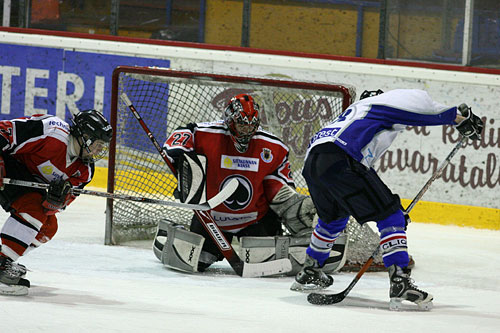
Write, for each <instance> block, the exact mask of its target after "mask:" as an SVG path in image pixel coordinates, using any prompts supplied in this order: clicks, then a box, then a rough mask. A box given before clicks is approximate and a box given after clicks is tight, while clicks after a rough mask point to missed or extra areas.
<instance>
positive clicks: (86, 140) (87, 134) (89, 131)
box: [70, 110, 113, 162]
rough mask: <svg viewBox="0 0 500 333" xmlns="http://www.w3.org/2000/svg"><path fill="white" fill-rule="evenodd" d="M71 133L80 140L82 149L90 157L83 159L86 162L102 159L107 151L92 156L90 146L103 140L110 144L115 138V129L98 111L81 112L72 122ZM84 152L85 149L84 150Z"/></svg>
mask: <svg viewBox="0 0 500 333" xmlns="http://www.w3.org/2000/svg"><path fill="white" fill-rule="evenodd" d="M70 133H71V135H73V136H74V137H75V138H77V139H80V140H79V143H80V146H81V147H82V148H84V149H85V150H86V151H87V153H88V154H89V155H91V156H90V157H88V158H82V159H84V160H85V161H86V162H89V161H96V160H97V159H99V158H102V157H103V156H101V155H104V154H105V153H106V152H107V149H106V150H105V151H103V152H101V153H100V154H97V155H95V154H91V151H90V146H91V145H92V144H93V143H94V142H95V141H97V140H101V141H102V142H103V143H105V144H108V143H109V142H110V141H111V139H112V138H113V129H112V128H111V125H110V124H109V123H108V121H107V120H106V118H104V116H103V115H102V113H100V112H99V111H96V110H85V111H80V112H79V113H77V114H76V115H75V116H73V119H72V120H71V126H70ZM82 152H83V149H82ZM82 152H80V157H82Z"/></svg>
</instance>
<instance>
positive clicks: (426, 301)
mask: <svg viewBox="0 0 500 333" xmlns="http://www.w3.org/2000/svg"><path fill="white" fill-rule="evenodd" d="M410 273H411V270H410V269H408V268H407V267H405V268H401V267H399V266H397V265H392V266H390V267H389V279H390V282H391V289H390V291H389V297H390V298H391V301H390V304H389V308H390V309H391V310H396V311H398V310H401V309H402V305H401V302H402V301H410V302H413V303H415V304H417V306H418V308H419V309H420V310H430V309H432V299H433V297H432V295H431V294H428V293H426V292H425V291H422V290H420V289H418V288H417V286H415V285H414V284H413V280H412V279H411V278H410Z"/></svg>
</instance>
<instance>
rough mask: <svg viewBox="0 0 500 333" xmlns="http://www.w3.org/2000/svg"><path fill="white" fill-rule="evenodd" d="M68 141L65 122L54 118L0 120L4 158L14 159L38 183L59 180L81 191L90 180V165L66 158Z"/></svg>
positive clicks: (74, 157)
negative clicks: (24, 167) (69, 183)
mask: <svg viewBox="0 0 500 333" xmlns="http://www.w3.org/2000/svg"><path fill="white" fill-rule="evenodd" d="M69 142H70V133H69V125H68V123H66V122H65V121H63V120H61V119H60V118H58V117H55V116H51V115H35V116H32V117H30V118H19V119H13V120H3V121H0V147H2V154H3V155H4V156H5V155H6V154H8V155H10V156H11V157H13V158H14V159H16V160H17V161H18V162H20V163H21V164H23V165H24V166H26V168H27V169H28V170H29V172H30V173H31V174H32V175H33V176H34V177H35V178H37V179H39V180H40V181H43V182H46V183H49V182H50V181H52V180H54V179H56V178H60V177H62V178H63V179H67V180H69V181H70V182H71V184H72V185H73V186H77V187H80V188H82V187H83V186H85V185H86V184H87V183H89V182H90V181H91V180H92V176H93V174H94V164H93V163H90V164H86V163H83V162H82V161H81V160H80V159H79V158H78V157H77V156H70V153H69V150H70V149H69V148H68V144H69ZM7 173H9V170H7Z"/></svg>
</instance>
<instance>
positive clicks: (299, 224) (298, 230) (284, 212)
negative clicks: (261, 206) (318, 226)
mask: <svg viewBox="0 0 500 333" xmlns="http://www.w3.org/2000/svg"><path fill="white" fill-rule="evenodd" d="M269 208H271V210H272V211H273V212H275V213H276V215H278V216H279V217H280V218H281V219H282V220H283V224H284V225H285V227H286V228H287V230H288V231H289V232H290V234H291V235H292V237H300V236H308V235H310V234H311V232H312V227H313V221H314V216H315V215H316V208H315V207H314V204H313V202H312V200H311V197H309V196H307V195H302V194H299V193H297V192H296V191H295V190H294V189H292V188H291V187H290V186H286V185H284V186H282V187H281V189H280V190H279V191H278V193H276V195H275V196H274V198H273V200H272V201H271V204H270V205H269Z"/></svg>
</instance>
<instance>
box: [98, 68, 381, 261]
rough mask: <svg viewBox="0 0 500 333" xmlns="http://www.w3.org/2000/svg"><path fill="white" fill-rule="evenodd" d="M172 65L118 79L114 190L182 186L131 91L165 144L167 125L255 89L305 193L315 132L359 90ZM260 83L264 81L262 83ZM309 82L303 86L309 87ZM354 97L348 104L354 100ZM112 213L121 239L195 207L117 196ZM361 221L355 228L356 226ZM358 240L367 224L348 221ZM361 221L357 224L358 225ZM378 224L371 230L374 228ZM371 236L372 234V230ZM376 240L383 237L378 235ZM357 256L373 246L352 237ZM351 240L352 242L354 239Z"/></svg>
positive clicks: (205, 116)
mask: <svg viewBox="0 0 500 333" xmlns="http://www.w3.org/2000/svg"><path fill="white" fill-rule="evenodd" d="M171 72H172V71H169V70H165V71H158V70H157V71H155V72H152V71H148V70H147V69H144V71H143V72H141V73H137V70H136V71H134V72H126V71H122V72H120V74H119V76H118V81H117V83H118V84H117V86H114V87H113V89H117V91H116V92H117V96H118V98H117V99H118V100H117V101H116V102H117V114H116V153H115V163H114V166H110V167H112V168H114V184H113V185H114V192H115V193H120V194H126V195H135V196H145V197H150V198H154V199H159V200H174V197H173V191H174V189H175V188H176V186H177V183H176V180H175V176H174V175H173V174H172V173H171V172H170V170H169V168H168V166H167V165H166V164H165V162H164V161H163V159H162V157H161V156H160V155H159V153H158V151H157V149H156V148H155V147H154V145H153V144H152V143H151V140H150V139H149V137H148V136H147V135H146V133H145V131H144V130H143V129H142V127H141V125H140V124H139V122H138V121H137V119H135V117H134V116H133V114H132V113H131V112H130V110H129V109H128V107H127V105H126V104H125V103H124V101H123V100H122V99H121V98H120V96H121V95H122V94H126V95H127V97H128V98H129V99H130V100H131V102H132V104H133V105H134V106H135V108H136V109H137V111H138V112H139V114H140V115H141V117H142V119H143V120H144V122H145V124H146V125H147V127H148V128H149V130H150V131H151V133H152V134H153V136H154V137H155V138H156V140H157V141H158V143H159V144H160V146H162V145H163V143H164V142H165V140H166V138H167V136H168V135H169V133H172V131H173V130H175V129H176V128H178V127H180V126H185V125H186V124H188V123H192V122H204V121H214V120H218V119H221V118H222V112H223V110H224V108H225V106H226V103H227V101H228V100H229V99H230V98H231V97H233V96H234V95H237V94H240V93H248V94H251V95H252V96H253V97H254V99H255V101H256V102H257V103H258V104H259V105H260V108H261V126H262V127H263V128H264V129H265V130H268V131H270V132H272V133H274V134H276V135H277V136H279V137H280V138H281V139H282V140H283V142H284V143H285V144H286V145H288V147H289V148H290V155H289V159H290V163H291V166H292V174H293V177H294V180H295V183H296V186H297V191H298V192H299V193H303V194H308V192H307V187H306V183H305V180H304V179H303V178H302V175H301V172H300V171H301V169H302V166H303V160H304V157H305V153H306V150H307V146H308V143H309V139H310V138H311V137H312V136H313V134H314V133H315V132H317V131H318V130H319V129H320V128H321V127H323V126H324V125H326V124H327V123H329V122H330V121H331V120H332V119H334V118H335V117H336V116H337V115H339V114H340V113H341V112H342V111H343V105H344V104H343V101H344V99H345V98H349V99H350V100H349V101H348V102H349V103H350V102H352V101H353V99H354V97H355V91H354V89H353V88H350V87H347V91H348V92H349V95H350V96H345V88H344V93H343V92H342V91H341V90H339V89H338V86H335V85H332V86H331V89H330V90H328V91H325V90H315V89H314V88H311V89H307V84H306V83H305V84H304V85H302V86H301V87H300V88H291V87H290V86H286V85H285V84H283V85H280V82H286V81H284V80H283V81H280V80H273V83H272V84H263V83H262V82H257V81H255V80H256V78H243V79H242V80H241V81H239V82H234V80H232V81H228V82H225V81H224V80H223V79H222V80H221V79H220V78H217V80H214V78H213V77H212V76H211V74H208V73H197V75H195V76H189V77H176V76H171V75H170V74H169V73H171ZM257 83H258V84H257ZM304 87H305V88H304ZM349 103H348V104H349ZM112 211H113V214H112V220H111V221H108V223H107V227H108V228H109V229H111V230H108V232H107V234H108V235H109V237H110V239H109V241H108V243H111V244H121V243H124V242H129V241H134V240H146V239H147V240H151V239H153V238H154V235H155V233H156V228H157V224H158V221H159V220H162V219H168V220H170V221H173V222H176V223H181V224H188V223H189V222H190V221H191V216H192V211H189V210H184V209H179V208H173V207H169V206H163V205H151V204H141V203H137V202H131V201H126V200H114V201H113V208H112ZM356 228H357V229H356ZM348 229H350V234H352V237H351V238H352V241H350V242H356V243H360V240H359V239H360V237H361V238H363V237H364V236H363V234H364V233H363V232H362V231H363V229H364V228H363V229H362V228H360V227H359V225H358V224H357V223H354V224H353V223H349V227H348ZM358 229H359V230H358ZM372 232H373V231H372ZM369 236H370V237H372V236H373V235H371V234H370V235H369ZM376 238H377V242H378V236H377V237H376ZM349 245H350V248H351V250H352V253H353V254H356V257H360V258H358V259H353V260H358V261H360V262H364V261H365V260H366V259H367V258H368V257H369V256H370V254H371V252H372V251H373V249H374V247H371V244H369V245H367V246H370V248H369V249H367V250H364V251H361V252H363V253H362V254H361V255H359V253H357V252H359V251H357V252H356V251H354V250H355V249H357V248H358V247H359V244H355V243H352V244H351V243H350V244H349ZM351 245H352V246H351Z"/></svg>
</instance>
